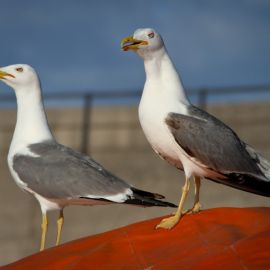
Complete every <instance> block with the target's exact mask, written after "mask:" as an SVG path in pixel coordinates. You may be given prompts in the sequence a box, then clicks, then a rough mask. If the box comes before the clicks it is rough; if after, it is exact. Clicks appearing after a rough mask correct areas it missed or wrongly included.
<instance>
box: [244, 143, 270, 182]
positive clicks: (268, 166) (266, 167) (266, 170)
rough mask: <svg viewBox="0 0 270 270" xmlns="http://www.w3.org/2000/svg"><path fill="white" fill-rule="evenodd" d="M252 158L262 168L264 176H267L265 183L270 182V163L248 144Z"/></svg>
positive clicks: (247, 147)
mask: <svg viewBox="0 0 270 270" xmlns="http://www.w3.org/2000/svg"><path fill="white" fill-rule="evenodd" d="M245 146H246V150H247V151H248V153H249V155H250V156H251V158H252V159H253V160H254V161H255V162H256V164H257V166H258V167H259V168H260V170H261V172H262V174H263V175H264V176H265V181H266V182H270V161H268V160H267V159H266V158H264V157H263V156H261V155H260V154H259V153H257V152H256V151H255V150H254V149H253V148H252V147H251V146H249V145H248V144H246V145H245Z"/></svg>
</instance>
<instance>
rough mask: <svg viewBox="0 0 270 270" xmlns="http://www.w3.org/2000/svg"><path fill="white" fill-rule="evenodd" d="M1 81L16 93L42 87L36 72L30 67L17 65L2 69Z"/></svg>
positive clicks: (0, 71) (0, 69)
mask: <svg viewBox="0 0 270 270" xmlns="http://www.w3.org/2000/svg"><path fill="white" fill-rule="evenodd" d="M0 80H1V81H3V82H4V83H5V84H7V85H8V86H10V87H11V88H13V89H14V90H15V92H16V91H18V90H20V89H25V90H30V89H32V88H36V87H40V82H39V78H38V75H37V73H36V71H35V70H34V69H33V68H32V67H31V66H29V65H25V64H16V65H10V66H6V67H1V68H0Z"/></svg>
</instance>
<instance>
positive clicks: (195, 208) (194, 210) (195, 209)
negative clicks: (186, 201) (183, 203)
mask: <svg viewBox="0 0 270 270" xmlns="http://www.w3.org/2000/svg"><path fill="white" fill-rule="evenodd" d="M201 208H202V205H201V204H200V203H199V202H198V203H196V204H195V205H194V206H193V207H192V208H191V209H189V210H186V211H184V212H183V214H184V215H186V214H188V215H189V214H196V213H198V212H200V211H201Z"/></svg>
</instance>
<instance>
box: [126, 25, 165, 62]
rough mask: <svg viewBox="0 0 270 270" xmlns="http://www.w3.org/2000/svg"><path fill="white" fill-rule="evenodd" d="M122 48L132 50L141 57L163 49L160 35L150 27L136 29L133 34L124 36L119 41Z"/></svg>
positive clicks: (148, 56)
mask: <svg viewBox="0 0 270 270" xmlns="http://www.w3.org/2000/svg"><path fill="white" fill-rule="evenodd" d="M121 47H122V50H124V51H128V50H133V51H135V52H136V53H137V54H139V55H140V56H141V57H142V58H143V59H148V58H152V57H153V55H156V54H157V53H161V52H164V51H165V47H164V42H163V40H162V37H161V36H160V35H159V33H158V32H157V31H155V30H154V29H152V28H140V29H137V30H136V31H135V32H134V34H133V36H129V37H126V38H124V39H123V40H122V42H121Z"/></svg>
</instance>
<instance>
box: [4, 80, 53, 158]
mask: <svg viewBox="0 0 270 270" xmlns="http://www.w3.org/2000/svg"><path fill="white" fill-rule="evenodd" d="M15 93H16V97H17V106H18V110H17V122H16V127H15V131H14V135H13V139H12V142H11V146H10V150H9V154H11V155H12V154H13V153H14V152H16V151H18V150H19V149H20V148H25V147H27V145H29V144H33V143H38V142H41V141H44V140H49V139H53V135H52V133H51V131H50V128H49V126H48V122H47V118H46V114H45V111H44V106H43V102H42V97H41V90H40V87H39V85H37V86H35V88H30V89H16V91H15Z"/></svg>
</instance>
